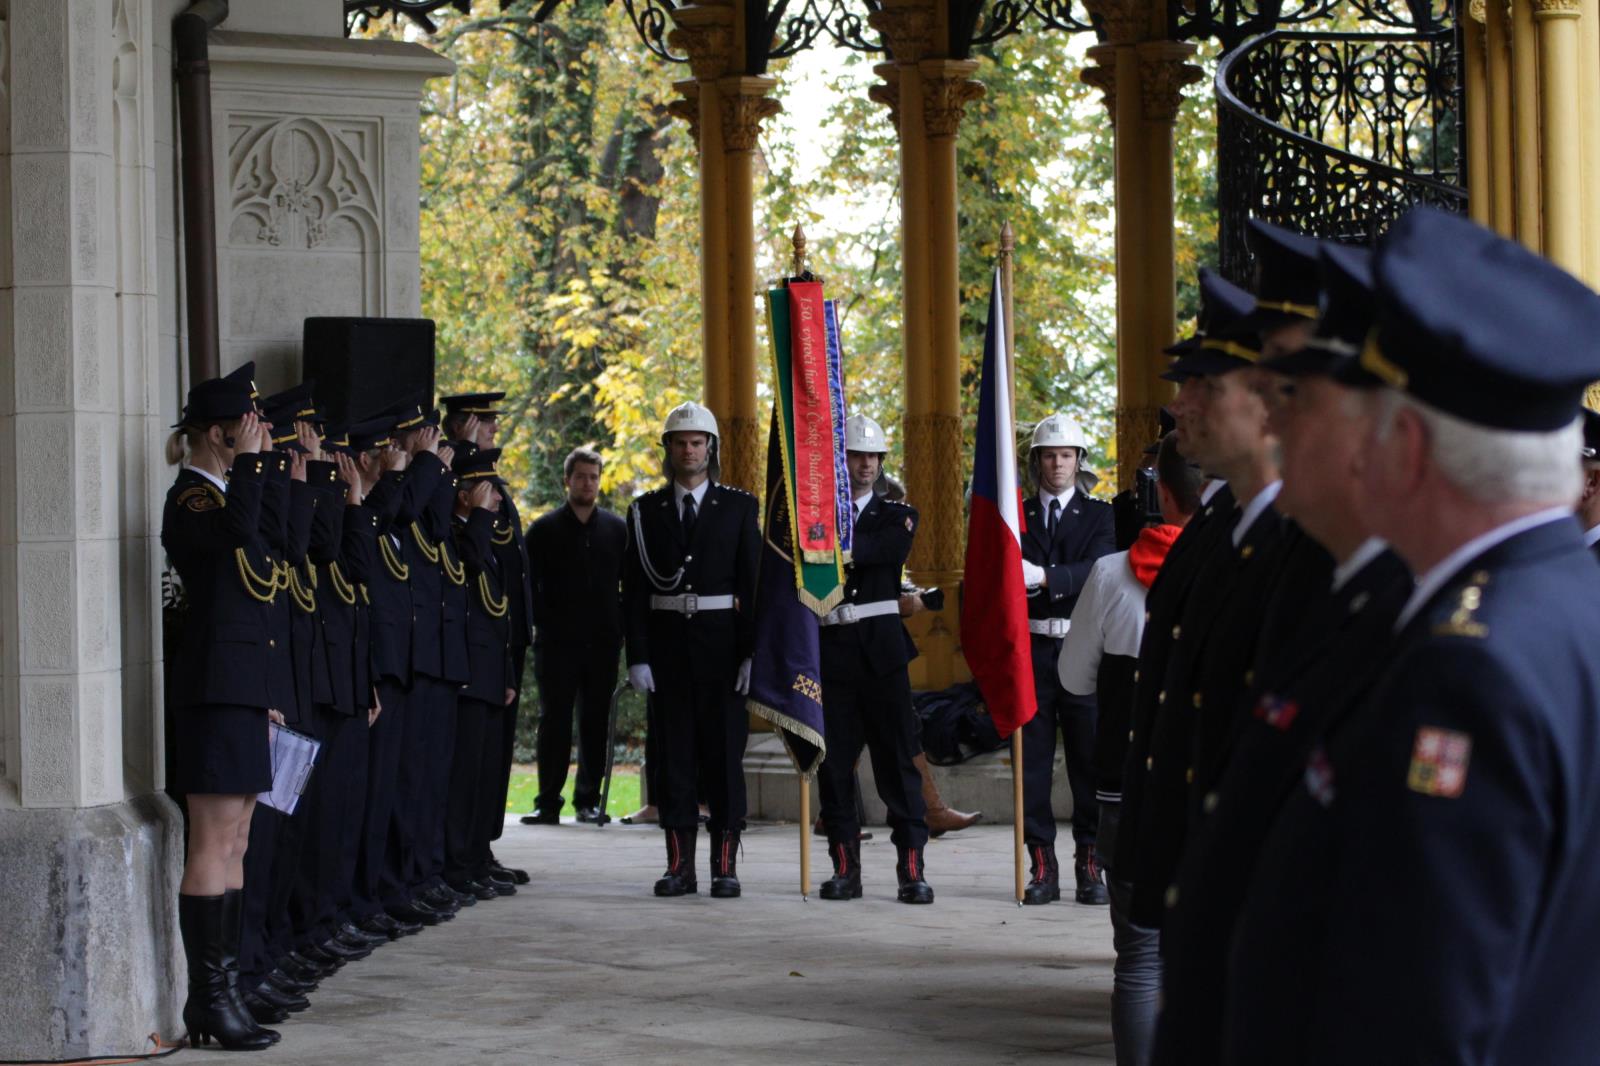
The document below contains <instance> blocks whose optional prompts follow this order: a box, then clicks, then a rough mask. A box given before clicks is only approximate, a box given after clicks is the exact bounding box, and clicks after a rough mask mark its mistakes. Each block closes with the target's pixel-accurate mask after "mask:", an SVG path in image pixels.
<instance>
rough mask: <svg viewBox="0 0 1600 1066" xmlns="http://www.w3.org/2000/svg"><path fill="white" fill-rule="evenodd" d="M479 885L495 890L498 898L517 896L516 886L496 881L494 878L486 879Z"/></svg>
mask: <svg viewBox="0 0 1600 1066" xmlns="http://www.w3.org/2000/svg"><path fill="white" fill-rule="evenodd" d="M478 884H480V885H483V886H485V887H486V888H492V889H494V892H495V895H497V896H515V895H516V894H517V886H516V885H514V884H507V883H506V882H505V881H496V880H493V879H492V878H484V879H483V880H481V881H479V882H478Z"/></svg>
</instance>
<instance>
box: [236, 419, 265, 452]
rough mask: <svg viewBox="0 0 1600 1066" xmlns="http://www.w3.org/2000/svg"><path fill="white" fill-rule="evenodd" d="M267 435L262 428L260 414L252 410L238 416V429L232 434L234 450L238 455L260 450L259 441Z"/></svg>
mask: <svg viewBox="0 0 1600 1066" xmlns="http://www.w3.org/2000/svg"><path fill="white" fill-rule="evenodd" d="M266 435H267V431H266V430H265V429H264V428H262V425H261V416H260V415H258V414H256V413H255V412H254V411H251V412H249V413H248V414H244V415H240V416H239V430H238V432H237V433H235V434H234V441H235V442H236V447H235V448H234V451H235V452H236V453H237V454H239V455H249V454H251V453H252V452H259V451H261V441H262V438H264V437H265V436H266Z"/></svg>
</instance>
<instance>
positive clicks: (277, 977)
mask: <svg viewBox="0 0 1600 1066" xmlns="http://www.w3.org/2000/svg"><path fill="white" fill-rule="evenodd" d="M266 980H268V981H271V982H272V983H273V984H274V985H275V986H277V987H278V988H281V989H283V990H284V991H285V992H298V993H299V994H300V995H302V996H303V995H305V994H306V993H307V992H315V991H316V990H317V983H316V982H315V981H302V980H300V979H299V978H298V977H290V976H289V974H288V973H286V972H285V971H284V969H283V964H282V963H281V962H280V963H279V964H278V965H277V966H276V967H274V968H273V970H272V972H271V973H269V974H267V976H266Z"/></svg>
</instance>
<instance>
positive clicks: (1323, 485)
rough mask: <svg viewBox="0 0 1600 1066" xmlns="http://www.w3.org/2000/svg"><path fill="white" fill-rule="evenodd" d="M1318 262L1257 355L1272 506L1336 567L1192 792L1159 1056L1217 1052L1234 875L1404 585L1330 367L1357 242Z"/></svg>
mask: <svg viewBox="0 0 1600 1066" xmlns="http://www.w3.org/2000/svg"><path fill="white" fill-rule="evenodd" d="M1321 261H1322V289H1323V292H1324V294H1325V295H1324V297H1323V303H1324V310H1323V313H1322V317H1321V320H1320V322H1319V323H1318V325H1317V329H1316V332H1315V334H1314V335H1313V336H1312V337H1311V338H1310V340H1309V341H1308V343H1306V344H1305V345H1304V346H1302V347H1300V348H1299V349H1298V350H1296V351H1293V352H1287V353H1282V354H1279V355H1278V356H1276V357H1274V358H1267V359H1263V360H1262V363H1261V365H1262V366H1263V367H1264V368H1266V369H1268V370H1271V371H1272V372H1273V373H1274V374H1277V375H1279V380H1278V386H1279V390H1280V392H1281V393H1282V394H1283V396H1282V398H1281V400H1280V402H1279V403H1278V404H1276V405H1275V406H1274V408H1273V412H1272V416H1271V424H1272V428H1273V430H1274V432H1275V433H1276V434H1277V436H1278V437H1279V439H1280V440H1281V441H1282V442H1283V491H1282V492H1281V493H1279V495H1278V501H1277V506H1278V507H1280V508H1282V509H1283V510H1284V511H1285V513H1288V514H1292V515H1293V516H1294V519H1295V521H1296V522H1297V523H1298V525H1299V527H1300V528H1301V529H1302V530H1303V531H1304V532H1305V533H1306V534H1308V535H1309V536H1310V537H1311V538H1312V539H1313V540H1315V541H1316V542H1317V543H1318V544H1320V545H1321V546H1322V547H1323V548H1325V549H1326V550H1327V551H1328V552H1329V553H1330V554H1331V555H1332V557H1333V560H1334V561H1335V563H1336V564H1337V565H1336V567H1335V568H1334V570H1333V572H1332V575H1331V577H1324V579H1323V588H1322V589H1319V590H1316V591H1315V592H1314V593H1313V594H1311V595H1305V594H1302V593H1300V591H1299V590H1298V589H1296V595H1295V596H1293V597H1292V598H1291V599H1290V600H1289V602H1287V603H1285V602H1282V600H1283V599H1284V598H1283V597H1279V598H1278V600H1279V602H1276V603H1275V604H1274V605H1273V606H1274V609H1272V610H1269V612H1268V614H1267V621H1266V627H1267V628H1271V627H1272V626H1273V625H1275V624H1277V621H1276V620H1277V618H1278V615H1279V614H1280V613H1283V612H1290V611H1295V612H1299V613H1301V614H1303V615H1305V616H1306V617H1305V620H1304V621H1302V622H1301V623H1300V628H1301V630H1302V633H1301V638H1300V640H1299V642H1298V645H1297V648H1298V650H1297V651H1296V652H1295V653H1293V654H1290V655H1287V656H1275V655H1267V656H1265V657H1258V660H1257V662H1256V664H1255V666H1254V667H1253V668H1252V674H1253V675H1254V676H1253V677H1252V684H1251V685H1250V688H1249V692H1248V694H1247V695H1246V698H1245V700H1244V701H1243V703H1242V704H1241V705H1240V707H1239V712H1241V713H1240V714H1239V721H1238V722H1237V723H1236V724H1235V726H1234V740H1233V742H1232V744H1231V746H1230V749H1229V753H1228V756H1227V764H1226V766H1225V768H1224V770H1223V772H1222V774H1221V777H1220V778H1219V780H1218V781H1217V783H1216V785H1215V787H1213V788H1211V789H1209V790H1208V791H1206V792H1205V793H1204V794H1203V796H1202V797H1201V804H1200V814H1199V816H1198V820H1197V821H1196V822H1195V824H1194V825H1193V826H1192V827H1191V829H1190V832H1189V836H1188V842H1187V844H1186V845H1185V847H1184V853H1183V860H1182V864H1181V866H1180V867H1179V872H1178V878H1177V885H1178V894H1177V902H1176V904H1175V906H1173V908H1172V909H1171V910H1170V911H1169V912H1168V913H1167V917H1166V922H1165V923H1164V925H1163V927H1162V952H1163V956H1164V960H1165V967H1164V984H1165V997H1164V1001H1165V1004H1166V1006H1165V1008H1164V1009H1163V1010H1162V1013H1161V1019H1160V1023H1159V1026H1158V1034H1157V1046H1156V1055H1155V1061H1156V1062H1157V1063H1183V1064H1195V1066H1199V1064H1204V1063H1216V1062H1220V1061H1222V1058H1221V1056H1222V1010H1223V1002H1224V997H1225V994H1226V988H1225V984H1224V975H1225V973H1226V969H1227V949H1228V943H1229V940H1230V937H1231V934H1232V931H1233V928H1234V923H1235V922H1236V921H1237V919H1238V912H1239V906H1240V903H1241V895H1242V894H1241V892H1240V890H1239V885H1240V883H1241V882H1248V880H1249V878H1250V873H1251V871H1252V869H1253V868H1254V865H1255V861H1256V857H1257V854H1258V852H1259V849H1260V846H1261V841H1262V839H1263V838H1264V837H1265V836H1266V833H1267V830H1268V828H1269V827H1270V826H1271V824H1272V818H1273V815H1274V814H1275V813H1276V811H1277V809H1278V807H1279V805H1280V804H1281V803H1282V800H1283V797H1284V796H1285V795H1286V794H1287V793H1288V791H1289V789H1290V787H1291V786H1292V784H1293V782H1294V778H1295V776H1296V774H1297V773H1298V772H1299V771H1300V770H1301V769H1302V768H1303V767H1304V759H1305V751H1306V748H1307V747H1308V746H1309V744H1310V742H1311V738H1312V737H1314V736H1315V734H1316V732H1317V730H1318V729H1320V727H1321V723H1322V722H1323V721H1324V720H1326V718H1327V717H1328V715H1330V714H1332V713H1334V712H1335V711H1337V710H1338V709H1339V708H1340V707H1342V706H1345V705H1347V704H1348V703H1349V702H1351V701H1352V700H1355V699H1358V698H1359V697H1360V695H1361V694H1362V693H1363V692H1364V691H1365V690H1366V689H1367V687H1368V686H1370V685H1371V684H1372V682H1373V681H1374V680H1375V679H1376V673H1377V670H1378V667H1379V664H1380V663H1381V655H1380V654H1378V653H1379V652H1381V649H1382V648H1383V647H1384V645H1385V644H1386V643H1387V641H1388V635H1389V630H1390V627H1391V626H1392V625H1393V622H1394V617H1395V615H1396V614H1398V613H1399V611H1400V606H1401V604H1402V603H1404V602H1405V597H1406V595H1407V594H1408V593H1409V592H1410V573H1409V571H1407V570H1406V567H1405V564H1404V563H1403V562H1401V561H1400V559H1399V557H1398V556H1396V555H1395V554H1394V553H1393V552H1392V551H1390V550H1389V549H1388V548H1387V546H1386V545H1385V544H1384V542H1383V541H1382V540H1379V539H1378V538H1376V537H1373V536H1372V535H1371V531H1370V529H1369V528H1368V527H1367V526H1366V525H1365V524H1364V523H1363V522H1362V521H1361V517H1360V509H1361V500H1360V497H1361V473H1360V465H1361V462H1362V459H1363V455H1362V447H1363V444H1364V442H1365V440H1366V436H1367V429H1368V424H1369V422H1370V420H1371V403H1370V393H1369V391H1368V390H1367V389H1366V388H1364V387H1362V386H1363V384H1376V383H1377V382H1376V379H1371V378H1367V379H1364V381H1363V380H1362V379H1357V384H1354V385H1350V384H1343V383H1341V382H1340V381H1339V380H1337V379H1336V378H1335V376H1334V375H1335V374H1336V373H1338V372H1340V371H1341V370H1342V369H1343V368H1344V367H1345V366H1346V364H1348V363H1350V362H1351V361H1352V360H1353V358H1354V355H1355V353H1358V352H1359V351H1360V345H1361V344H1362V342H1363V341H1364V340H1365V339H1366V334H1367V330H1368V328H1369V326H1370V324H1371V304H1372V287H1371V274H1370V270H1369V268H1368V265H1367V253H1365V252H1363V251H1360V250H1357V249H1352V248H1342V247H1337V246H1332V245H1329V246H1326V247H1324V248H1323V250H1322V252H1321ZM1286 568H1287V567H1286ZM1318 572H1319V573H1324V574H1325V573H1326V571H1325V570H1324V569H1322V568H1319V571H1318ZM1285 576H1286V577H1287V576H1288V575H1285ZM1281 580H1282V579H1280V581H1281ZM1280 591H1281V589H1280ZM1263 650H1266V649H1265V648H1264V649H1263ZM1219 871H1222V872H1225V874H1226V875H1225V876H1219Z"/></svg>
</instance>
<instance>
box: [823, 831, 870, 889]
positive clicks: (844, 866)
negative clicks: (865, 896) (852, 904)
mask: <svg viewBox="0 0 1600 1066" xmlns="http://www.w3.org/2000/svg"><path fill="white" fill-rule="evenodd" d="M828 857H829V858H830V859H832V860H833V876H832V877H830V878H829V879H828V880H826V881H824V882H822V898H823V899H860V898H861V841H859V840H840V841H836V842H833V843H830V844H829V845H828Z"/></svg>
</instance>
